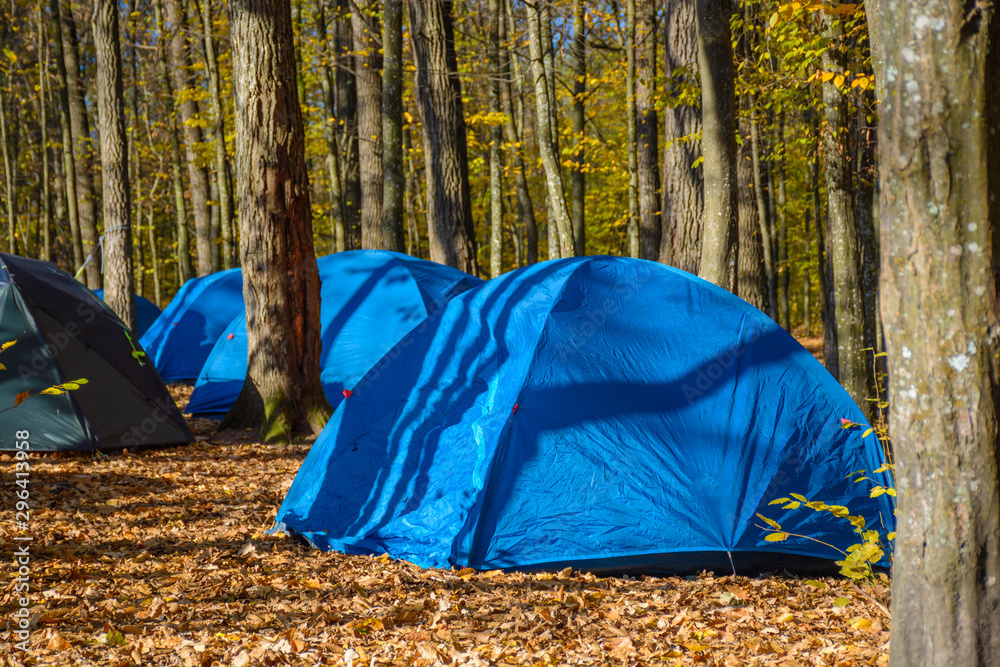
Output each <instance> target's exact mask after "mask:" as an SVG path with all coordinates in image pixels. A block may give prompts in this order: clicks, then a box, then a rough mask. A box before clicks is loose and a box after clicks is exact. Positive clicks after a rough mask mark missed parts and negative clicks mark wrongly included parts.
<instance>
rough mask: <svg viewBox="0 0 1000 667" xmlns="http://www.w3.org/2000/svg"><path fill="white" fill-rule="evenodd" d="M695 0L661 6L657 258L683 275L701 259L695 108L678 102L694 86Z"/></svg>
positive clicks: (697, 118)
mask: <svg viewBox="0 0 1000 667" xmlns="http://www.w3.org/2000/svg"><path fill="white" fill-rule="evenodd" d="M696 4H697V0H677V2H672V3H668V4H666V5H665V6H664V10H663V11H664V16H663V22H664V30H665V33H666V36H665V38H664V40H663V41H664V45H665V46H664V63H663V69H664V71H665V72H667V73H668V74H669V75H670V78H669V79H668V84H667V85H668V89H667V91H666V94H667V99H668V100H669V101H668V105H667V109H666V111H665V113H664V115H663V124H664V137H665V141H664V144H665V145H664V148H663V200H662V208H663V216H662V220H661V223H662V239H661V242H660V261H661V262H663V263H664V264H670V265H671V266H676V267H677V268H679V269H683V270H684V271H687V272H689V273H697V272H698V265H699V263H700V262H701V222H702V221H701V218H702V210H703V208H704V203H703V183H702V168H701V167H700V166H698V167H696V166H695V163H696V162H697V161H698V158H700V157H701V140H700V139H699V138H697V137H699V136H700V134H701V110H700V109H699V108H698V107H695V106H691V105H689V104H684V103H683V102H682V101H681V97H682V95H684V93H685V92H686V89H688V88H692V87H698V86H699V85H700V84H699V83H698V21H697V12H696Z"/></svg>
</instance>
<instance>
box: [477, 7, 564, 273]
mask: <svg viewBox="0 0 1000 667" xmlns="http://www.w3.org/2000/svg"><path fill="white" fill-rule="evenodd" d="M578 1H579V0H578ZM487 11H488V12H489V44H488V50H487V54H488V60H489V113H490V116H492V117H494V118H496V117H498V116H499V115H500V78H501V77H502V76H503V72H502V69H501V67H500V22H501V20H502V16H501V13H500V12H501V9H500V2H499V0H489V3H488V9H487ZM502 143H503V128H502V127H501V126H500V125H499V124H497V123H493V124H492V125H490V145H489V165H490V277H491V278H496V277H497V276H499V275H500V274H501V273H503V174H502V173H501V171H502V170H503V162H502V157H501V152H500V150H501V144H502Z"/></svg>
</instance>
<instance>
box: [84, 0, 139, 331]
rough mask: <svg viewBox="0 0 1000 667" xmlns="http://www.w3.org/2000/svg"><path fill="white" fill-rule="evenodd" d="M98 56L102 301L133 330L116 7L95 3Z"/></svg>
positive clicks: (129, 223) (125, 144) (99, 0)
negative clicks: (101, 205)
mask: <svg viewBox="0 0 1000 667" xmlns="http://www.w3.org/2000/svg"><path fill="white" fill-rule="evenodd" d="M91 26H92V28H93V30H94V47H95V50H96V52H97V110H98V126H99V129H100V134H101V181H102V183H101V191H102V192H103V193H104V196H103V199H104V257H103V260H104V273H105V276H106V277H107V284H106V286H105V291H104V301H105V302H106V303H107V304H108V306H110V307H111V310H113V311H115V313H116V314H117V315H118V317H119V318H121V321H122V322H124V323H125V326H127V327H128V328H129V329H131V330H132V331H135V276H134V274H133V273H132V206H131V201H130V199H131V189H130V187H129V174H128V140H127V138H126V136H125V98H124V95H123V91H122V88H123V86H122V61H121V44H120V41H121V40H120V39H119V37H118V34H119V33H118V4H117V3H116V2H114V1H113V0H95V2H94V14H93V19H92V22H91Z"/></svg>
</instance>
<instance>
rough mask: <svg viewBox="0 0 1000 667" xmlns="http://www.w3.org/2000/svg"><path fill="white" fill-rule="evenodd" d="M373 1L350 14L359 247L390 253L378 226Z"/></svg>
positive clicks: (377, 52) (377, 57)
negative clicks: (358, 168) (355, 96)
mask: <svg viewBox="0 0 1000 667" xmlns="http://www.w3.org/2000/svg"><path fill="white" fill-rule="evenodd" d="M376 9H377V7H376V4H375V2H374V0H361V1H360V2H358V3H357V6H356V7H355V8H354V11H352V12H351V28H352V31H353V35H354V64H355V80H356V82H357V89H358V111H357V117H358V154H359V156H360V160H361V162H360V166H361V247H362V248H381V249H390V248H392V247H393V240H390V239H389V238H388V237H387V236H386V235H385V229H384V228H383V226H382V219H383V218H382V201H383V195H384V193H383V188H384V184H385V172H384V171H383V166H382V149H383V146H382V77H381V76H379V70H381V69H382V54H381V47H380V46H379V43H378V42H379V40H378V35H379V34H380V29H379V23H378V16H377V14H376Z"/></svg>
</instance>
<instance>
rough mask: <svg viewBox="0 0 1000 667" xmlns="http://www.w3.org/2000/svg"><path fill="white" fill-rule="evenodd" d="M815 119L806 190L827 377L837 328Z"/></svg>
mask: <svg viewBox="0 0 1000 667" xmlns="http://www.w3.org/2000/svg"><path fill="white" fill-rule="evenodd" d="M819 129H820V128H819V124H818V116H817V117H815V120H814V125H813V131H814V133H815V141H816V143H815V146H814V147H813V159H812V169H811V175H810V176H811V178H810V180H809V188H810V190H811V191H812V210H813V219H814V220H815V221H816V258H817V260H818V262H817V267H816V269H817V271H816V277H817V284H818V286H819V296H820V316H821V318H822V320H823V365H824V366H825V367H826V370H828V371H829V372H830V375H833V376H834V377H836V376H837V365H838V364H837V360H838V347H837V327H836V321H835V318H836V315H835V313H834V301H833V274H832V271H831V267H830V258H829V256H828V255H827V252H826V229H827V227H828V223H827V222H826V217H825V216H824V215H823V203H822V200H821V198H820V192H819V189H820V162H821V160H822V155H821V153H820V136H819Z"/></svg>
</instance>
